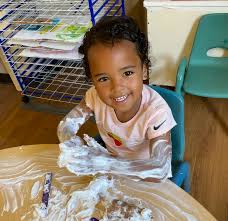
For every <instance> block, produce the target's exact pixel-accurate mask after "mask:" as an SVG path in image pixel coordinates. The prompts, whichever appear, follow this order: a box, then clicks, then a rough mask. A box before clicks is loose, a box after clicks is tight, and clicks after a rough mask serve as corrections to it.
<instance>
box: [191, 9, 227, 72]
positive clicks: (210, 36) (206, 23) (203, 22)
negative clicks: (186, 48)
mask: <svg viewBox="0 0 228 221" xmlns="http://www.w3.org/2000/svg"><path fill="white" fill-rule="evenodd" d="M227 22H228V13H212V14H207V15H204V16H202V17H201V18H200V21H199V24H198V27H197V32H196V35H195V39H194V43H193V46H192V51H191V55H190V60H189V66H191V65H205V64H206V65H207V66H209V69H210V66H212V67H216V68H219V69H223V68H224V69H225V70H228V59H227V58H226V57H220V58H216V57H209V56H207V51H208V50H209V49H212V48H226V49H227V48H228V28H227V25H228V24H227Z"/></svg>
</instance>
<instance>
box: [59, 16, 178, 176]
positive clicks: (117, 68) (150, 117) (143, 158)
mask: <svg viewBox="0 0 228 221" xmlns="http://www.w3.org/2000/svg"><path fill="white" fill-rule="evenodd" d="M79 52H80V53H81V54H83V55H84V58H83V65H84V69H85V74H86V76H87V77H88V78H90V79H91V80H92V82H93V85H94V86H92V87H91V88H90V89H89V90H88V91H87V92H86V95H85V97H84V99H83V100H82V101H81V102H80V104H79V105H78V106H76V107H75V108H74V109H73V110H71V111H70V112H69V113H68V114H67V115H66V116H65V118H64V119H63V120H62V121H61V122H60V124H59V126H58V137H59V140H60V142H64V141H66V140H69V139H71V138H72V137H76V133H77V131H78V129H79V127H80V126H81V125H82V124H84V123H85V121H86V120H88V119H89V118H90V116H91V115H94V117H95V120H96V124H97V127H98V130H99V133H100V136H101V138H102V140H103V141H104V143H105V145H106V148H107V150H108V151H109V152H110V153H111V154H112V157H117V158H118V160H120V161H121V160H128V161H130V162H132V164H130V167H132V168H131V169H132V170H137V171H143V170H145V171H146V170H150V171H154V173H153V174H154V176H153V178H155V179H157V180H164V179H166V178H168V177H171V155H172V151H171V149H172V147H171V141H170V130H171V129H172V128H173V127H174V126H175V125H176V122H175V120H174V118H173V116H172V112H171V110H170V108H169V106H168V105H167V103H166V102H165V100H164V99H163V98H162V97H161V96H160V95H159V94H158V93H157V92H156V91H154V90H153V89H152V88H150V87H149V86H147V85H145V84H143V80H145V79H146V78H147V70H148V68H149V66H150V60H149V58H148V41H147V39H146V37H145V35H144V34H143V33H142V32H141V31H140V29H139V27H138V26H137V24H136V23H135V22H134V20H133V19H132V18H130V17H127V16H124V17H103V18H102V19H101V20H100V21H98V22H97V24H96V25H95V26H94V27H92V28H91V29H90V30H89V31H88V32H87V33H86V34H85V36H84V39H83V43H82V45H81V46H80V48H79ZM78 142H79V143H80V139H78ZM123 165H124V164H123ZM119 170H120V173H121V168H119Z"/></svg>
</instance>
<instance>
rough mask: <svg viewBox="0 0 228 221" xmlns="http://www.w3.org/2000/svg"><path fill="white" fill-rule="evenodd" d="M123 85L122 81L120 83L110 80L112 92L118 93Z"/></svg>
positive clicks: (118, 80) (119, 80)
mask: <svg viewBox="0 0 228 221" xmlns="http://www.w3.org/2000/svg"><path fill="white" fill-rule="evenodd" d="M123 85H124V82H123V80H122V81H121V79H113V80H112V90H113V91H118V90H119V89H121V88H122V87H123Z"/></svg>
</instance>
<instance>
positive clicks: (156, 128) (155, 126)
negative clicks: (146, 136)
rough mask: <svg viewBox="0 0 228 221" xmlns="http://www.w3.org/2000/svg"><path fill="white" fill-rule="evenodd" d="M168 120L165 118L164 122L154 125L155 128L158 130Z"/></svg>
mask: <svg viewBox="0 0 228 221" xmlns="http://www.w3.org/2000/svg"><path fill="white" fill-rule="evenodd" d="M165 122H166V120H164V121H163V122H162V123H160V124H159V125H158V126H154V130H157V129H158V128H159V127H160V126H161V125H162V124H164V123H165Z"/></svg>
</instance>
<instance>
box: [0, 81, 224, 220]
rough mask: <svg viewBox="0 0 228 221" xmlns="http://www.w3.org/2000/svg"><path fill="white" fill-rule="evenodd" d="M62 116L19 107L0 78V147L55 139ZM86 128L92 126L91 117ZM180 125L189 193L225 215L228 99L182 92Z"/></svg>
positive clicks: (14, 94)
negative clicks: (188, 168)
mask: <svg viewBox="0 0 228 221" xmlns="http://www.w3.org/2000/svg"><path fill="white" fill-rule="evenodd" d="M62 117H63V116H61V115H57V114H53V113H46V112H35V111H33V110H28V109H24V108H22V107H21V95H20V94H19V93H18V92H16V90H15V88H14V86H13V85H11V84H8V85H7V84H0V122H1V123H0V149H3V148H8V147H13V146H19V145H26V144H41V143H58V139H57V136H56V127H57V125H58V122H59V121H60V119H61V118H62ZM87 128H89V129H90V130H94V126H93V125H92V124H91V122H90V123H88V124H87V125H86V126H85V127H84V130H86V129H87ZM185 128H186V129H185V133H186V154H185V158H186V160H188V161H189V162H190V164H191V170H192V171H191V174H192V179H191V185H192V186H191V195H192V196H193V197H194V198H195V199H197V200H198V201H199V202H200V203H201V204H202V205H204V206H205V207H206V208H207V209H208V210H209V211H210V212H211V213H212V214H213V215H214V216H215V217H216V218H217V219H218V221H228V99H206V98H200V97H193V96H188V95H186V96H185ZM83 132H84V131H82V133H83ZM205 221H206V220H205Z"/></svg>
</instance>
